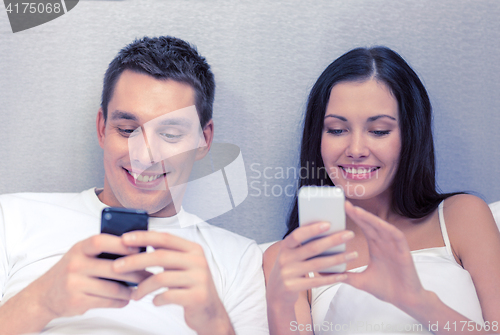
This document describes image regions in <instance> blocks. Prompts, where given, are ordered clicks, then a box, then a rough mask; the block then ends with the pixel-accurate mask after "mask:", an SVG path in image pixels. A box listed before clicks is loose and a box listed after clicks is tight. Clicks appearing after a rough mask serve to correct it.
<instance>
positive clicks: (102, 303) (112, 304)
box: [82, 284, 130, 314]
mask: <svg viewBox="0 0 500 335" xmlns="http://www.w3.org/2000/svg"><path fill="white" fill-rule="evenodd" d="M117 285H120V286H123V285H121V284H117ZM123 287H124V286H123ZM86 300H87V304H88V305H87V306H92V308H123V307H125V306H127V305H128V303H129V302H130V300H128V299H127V300H121V299H110V298H103V297H99V296H93V295H91V294H89V295H87V296H86ZM82 314H83V313H82Z"/></svg>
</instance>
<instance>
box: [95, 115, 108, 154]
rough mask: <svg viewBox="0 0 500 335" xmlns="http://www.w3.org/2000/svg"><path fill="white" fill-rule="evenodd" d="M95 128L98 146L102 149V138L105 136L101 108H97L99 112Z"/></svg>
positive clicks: (104, 123)
mask: <svg viewBox="0 0 500 335" xmlns="http://www.w3.org/2000/svg"><path fill="white" fill-rule="evenodd" d="M95 126H96V128H97V139H98V141H99V145H100V146H101V148H103V149H104V136H106V134H105V131H106V120H104V114H103V112H102V108H99V111H98V112H97V117H96V120H95Z"/></svg>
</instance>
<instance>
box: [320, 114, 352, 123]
mask: <svg viewBox="0 0 500 335" xmlns="http://www.w3.org/2000/svg"><path fill="white" fill-rule="evenodd" d="M327 117H333V118H336V119H339V120H340V121H344V122H346V121H347V119H346V118H345V117H343V116H340V115H335V114H328V115H325V119H326V118H327Z"/></svg>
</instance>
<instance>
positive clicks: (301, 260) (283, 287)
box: [265, 222, 357, 306]
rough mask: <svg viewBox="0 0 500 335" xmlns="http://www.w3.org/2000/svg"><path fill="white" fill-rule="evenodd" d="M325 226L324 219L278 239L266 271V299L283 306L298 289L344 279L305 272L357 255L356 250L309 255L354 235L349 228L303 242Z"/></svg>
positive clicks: (343, 261)
mask: <svg viewBox="0 0 500 335" xmlns="http://www.w3.org/2000/svg"><path fill="white" fill-rule="evenodd" d="M329 227H330V224H329V223H327V222H318V223H314V224H310V225H306V226H302V227H298V228H297V229H295V230H294V231H293V232H292V233H291V234H290V235H288V236H287V237H286V238H285V239H284V240H283V241H281V242H280V243H279V249H278V251H277V255H275V261H274V266H273V267H272V270H271V271H270V273H266V279H267V296H268V302H278V301H280V302H281V303H282V304H283V305H284V306H290V305H293V304H295V302H296V301H297V299H298V296H299V292H301V291H306V290H308V289H310V288H313V287H318V286H323V285H329V284H333V283H336V282H338V281H341V280H343V279H345V275H344V274H331V275H324V276H314V277H312V278H309V276H308V273H309V272H317V271H320V270H322V269H325V268H327V267H330V266H333V265H338V264H342V263H346V262H348V261H349V260H352V259H355V258H356V257H357V253H351V254H346V253H341V254H336V255H332V256H321V257H316V258H311V257H313V256H316V255H319V254H320V253H322V252H324V251H325V250H327V249H329V248H332V247H334V246H337V245H339V244H342V243H345V242H346V241H348V240H350V239H351V238H353V237H354V233H353V232H351V231H345V230H344V231H341V232H338V233H335V234H331V235H329V236H325V237H322V238H319V239H317V240H314V241H311V242H308V243H306V244H303V243H304V242H305V241H307V240H308V239H310V238H312V237H314V236H317V235H318V234H321V233H323V232H325V231H327V230H328V229H329ZM271 248H273V246H272V247H271ZM271 252H272V251H271ZM275 253H276V251H275ZM266 254H268V253H267V252H266ZM266 256H268V255H266ZM266 256H265V263H266V258H269V257H266Z"/></svg>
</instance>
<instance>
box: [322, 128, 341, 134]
mask: <svg viewBox="0 0 500 335" xmlns="http://www.w3.org/2000/svg"><path fill="white" fill-rule="evenodd" d="M326 132H327V133H328V134H333V135H341V134H342V133H343V132H344V130H343V129H328V130H327V131H326Z"/></svg>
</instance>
